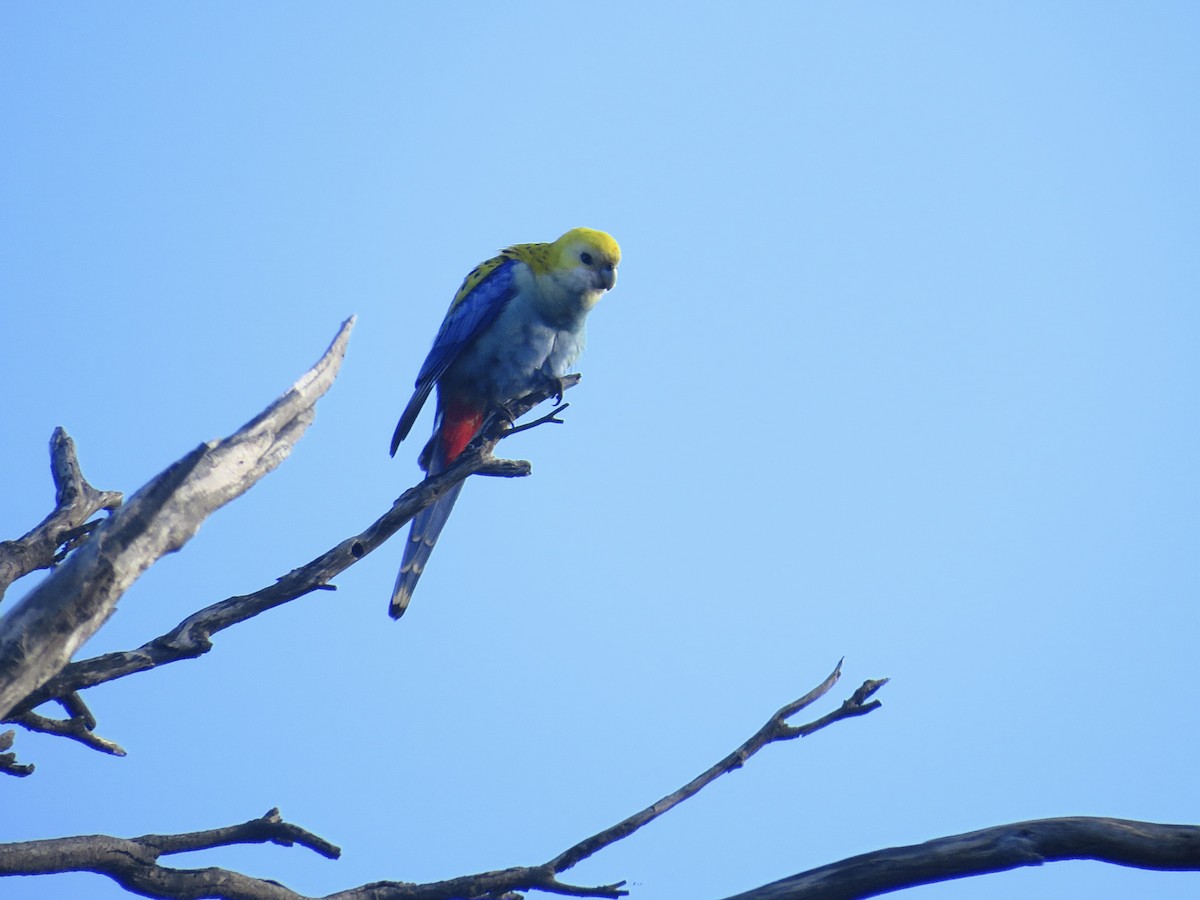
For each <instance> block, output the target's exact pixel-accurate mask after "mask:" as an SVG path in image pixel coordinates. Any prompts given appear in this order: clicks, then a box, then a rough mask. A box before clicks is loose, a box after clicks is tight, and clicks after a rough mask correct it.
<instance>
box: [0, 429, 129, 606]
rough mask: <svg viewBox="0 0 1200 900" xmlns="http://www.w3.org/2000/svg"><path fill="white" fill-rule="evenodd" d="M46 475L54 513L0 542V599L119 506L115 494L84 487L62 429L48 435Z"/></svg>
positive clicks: (54, 560)
mask: <svg viewBox="0 0 1200 900" xmlns="http://www.w3.org/2000/svg"><path fill="white" fill-rule="evenodd" d="M50 475H51V477H52V478H53V479H54V511H53V512H51V513H50V515H48V516H46V518H45V519H43V520H42V521H41V523H40V524H39V525H37V526H36V527H35V528H33V530H31V531H30V532H29V533H27V534H25V535H24V536H22V537H20V538H17V539H16V540H15V541H0V599H2V598H3V597H4V592H5V591H6V590H8V586H9V585H10V584H12V583H13V582H14V581H16V580H17V579H18V578H21V577H22V576H24V575H28V574H29V573H30V572H36V571H37V570H38V569H48V568H50V567H51V566H52V565H54V563H55V562H56V560H57V559H58V556H59V554H58V548H59V547H60V546H62V545H63V543H64V542H71V541H73V540H74V539H75V538H77V537H78V536H79V535H80V534H82V533H84V532H85V530H87V529H88V526H87V524H86V523H87V520H88V519H90V518H91V517H92V516H94V515H95V514H96V513H98V512H99V511H100V510H102V509H104V510H110V511H111V510H114V509H116V508H117V507H118V506H120V505H121V494H120V493H118V492H117V491H98V490H96V489H95V488H94V487H92V486H91V485H90V484H88V480H87V479H86V478H84V477H83V471H82V470H81V469H80V468H79V459H78V457H76V455H75V442H74V441H72V440H71V438H70V436H69V435H68V434H67V433H66V431H64V430H63V429H62V428H55V429H54V433H53V434H52V435H51V436H50Z"/></svg>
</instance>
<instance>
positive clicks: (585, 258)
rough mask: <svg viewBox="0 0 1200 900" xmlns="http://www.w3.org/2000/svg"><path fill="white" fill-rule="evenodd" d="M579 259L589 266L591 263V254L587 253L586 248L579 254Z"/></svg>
mask: <svg viewBox="0 0 1200 900" xmlns="http://www.w3.org/2000/svg"><path fill="white" fill-rule="evenodd" d="M579 259H580V261H581V262H582V263H583V264H584V265H585V266H590V265H591V264H592V254H590V253H588V252H587V251H586V250H584V251H583V252H582V253H580V254H579Z"/></svg>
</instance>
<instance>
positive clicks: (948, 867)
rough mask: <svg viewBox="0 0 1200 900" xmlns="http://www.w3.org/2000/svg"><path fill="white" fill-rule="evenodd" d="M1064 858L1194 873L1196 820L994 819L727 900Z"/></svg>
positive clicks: (794, 898) (862, 888) (838, 899)
mask: <svg viewBox="0 0 1200 900" xmlns="http://www.w3.org/2000/svg"><path fill="white" fill-rule="evenodd" d="M1068 859H1092V860H1097V861H1099V862H1107V863H1113V864H1115V865H1119V866H1132V867H1134V868H1138V869H1159V870H1167V871H1200V826H1195V825H1158V824H1155V823H1152V822H1134V821H1130V820H1128V819H1107V818H1093V817H1090V816H1074V817H1068V818H1061V819H1037V820H1034V821H1030V822H1017V823H1015V824H1012V825H998V826H996V827H994V828H984V829H982V830H980V831H972V832H969V833H967V834H957V835H953V836H950V837H944V838H938V839H936V840H932V841H927V842H925V843H924V844H914V845H912V846H909V847H893V848H891V849H888V850H877V851H875V852H874V853H864V854H863V855H862V856H855V857H852V858H850V859H846V860H842V861H841V862H837V863H833V864H832V865H828V866H822V867H821V868H819V869H812V870H811V871H808V872H804V873H802V874H800V875H793V876H792V877H791V878H785V879H783V880H782V881H776V882H773V883H772V884H767V885H763V886H762V887H759V888H755V889H754V890H752V891H746V892H745V893H743V894H738V895H737V896H735V897H728V898H726V900H855V898H859V897H876V896H878V895H880V894H886V893H890V892H892V891H899V890H903V889H905V888H910V887H916V886H917V885H921V884H931V883H933V882H937V881H949V880H951V879H955V878H967V877H970V876H973V875H986V874H990V873H992V872H1004V871H1007V870H1009V869H1016V868H1019V867H1021V866H1040V865H1042V864H1043V863H1048V862H1058V861H1061V860H1068Z"/></svg>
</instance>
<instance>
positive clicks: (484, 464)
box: [0, 375, 579, 724]
mask: <svg viewBox="0 0 1200 900" xmlns="http://www.w3.org/2000/svg"><path fill="white" fill-rule="evenodd" d="M563 382H564V384H563V386H564V388H570V387H574V386H575V385H576V384H578V383H579V376H578V375H569V376H567V377H566V378H565V379H563ZM556 391H557V385H556V386H555V389H554V390H550V389H549V388H547V390H546V391H539V392H535V393H533V394H530V395H529V396H527V397H524V398H522V399H521V400H519V401H516V402H515V403H513V404H510V407H511V408H510V410H509V411H510V412H512V413H513V415H514V416H516V417H520V416H522V415H524V414H525V413H527V412H528V411H529V410H531V409H533V408H534V407H535V406H537V405H538V404H540V403H542V402H543V401H545V400H547V399H549V398H550V397H551V396H553V395H554V394H555V393H556ZM558 411H561V407H560V408H559V410H558ZM538 421H539V423H541V422H542V421H551V419H549V418H547V417H543V419H542V420H538ZM511 433H512V432H511V431H510V430H508V428H507V422H505V421H500V420H493V421H491V422H489V423H488V425H487V426H486V427H485V429H484V432H483V434H482V435H481V436H480V437H479V438H477V439H476V440H475V441H474V442H472V443H471V445H470V446H469V447H468V448H467V449H466V450H464V451H463V453H462V454H461V455H460V456H459V457H458V459H457V460H456V461H455V463H454V465H453V466H451V467H450V468H449V469H447V470H446V471H445V472H442V473H441V474H440V475H437V476H436V477H433V478H427V479H425V480H424V481H422V482H421V483H420V484H418V485H416V486H415V487H412V488H409V489H408V490H407V491H405V492H404V493H403V494H401V495H400V497H399V498H397V499H396V501H395V502H394V503H393V504H392V508H391V509H390V510H388V511H387V512H386V513H384V514H383V515H382V516H380V517H379V518H378V519H376V520H375V521H374V522H372V523H371V524H370V525H369V526H367V528H366V529H364V530H363V531H362V532H361V533H359V534H356V535H354V536H352V537H348V538H346V539H345V540H343V541H342V542H341V543H339V544H337V545H336V546H334V547H332V548H330V549H329V550H327V551H325V552H324V553H322V554H321V555H320V556H318V557H316V558H315V559H313V560H311V561H309V562H308V563H306V564H304V565H302V566H300V567H298V568H296V569H293V570H292V571H290V572H288V573H287V574H286V575H282V576H281V577H279V578H278V579H276V580H275V581H274V582H273V583H272V584H270V585H267V586H266V587H264V588H261V589H259V590H257V591H255V592H254V593H252V594H242V595H239V596H236V597H229V598H227V599H225V600H221V601H219V602H217V603H214V604H212V605H211V606H208V607H206V608H204V609H202V610H200V611H199V612H196V613H193V614H192V615H190V616H188V617H187V618H186V619H184V620H183V621H182V622H180V623H179V624H178V625H176V626H175V627H174V628H172V629H171V630H170V631H168V632H167V633H166V634H163V635H160V636H159V637H156V638H154V639H152V640H150V641H148V642H146V643H145V644H143V645H142V646H141V647H138V648H137V649H135V650H124V651H119V652H115V653H106V654H103V655H102V656H97V657H93V658H91V659H85V660H80V661H79V662H73V663H70V664H68V665H66V666H65V667H63V668H62V669H61V671H60V672H59V673H58V674H57V675H55V676H54V677H52V678H50V679H48V680H47V681H46V682H45V683H44V684H42V685H41V687H39V688H37V689H36V690H33V691H30V692H29V693H28V694H27V695H26V696H24V697H23V698H21V699H20V700H19V701H18V702H17V703H16V704H15V705H14V707H13V714H21V713H25V712H28V711H30V710H32V709H34V708H36V707H37V706H39V705H40V704H42V703H45V702H47V701H49V700H53V699H55V698H56V697H62V696H64V695H67V694H71V693H74V692H77V691H81V690H84V689H85V688H89V687H95V686H96V685H98V684H104V683H105V682H108V681H113V680H115V679H117V678H123V677H125V676H126V675H132V674H134V673H136V672H145V671H147V670H149V669H153V668H155V667H157V666H160V665H165V664H167V663H172V662H178V661H179V660H183V659H195V658H196V657H198V656H202V655H203V654H205V653H207V652H208V651H209V650H211V649H212V640H211V638H212V636H213V635H214V634H216V633H217V632H219V631H223V630H224V629H226V628H229V627H231V626H233V625H237V624H238V623H239V622H244V621H246V620H247V619H250V618H253V617H254V616H257V615H258V614H259V613H262V612H266V611H267V610H269V609H273V608H275V607H277V606H281V605H282V604H284V603H287V602H289V601H291V600H295V599H297V598H299V597H303V596H304V595H306V594H309V593H312V592H313V591H315V590H320V589H324V588H328V587H329V586H330V584H329V583H330V582H331V581H332V580H333V579H334V578H335V577H336V576H337V575H339V574H341V573H342V572H343V571H345V570H346V569H348V568H349V567H350V566H352V565H354V564H355V563H356V562H358V561H359V560H360V559H362V558H363V557H365V556H366V555H367V554H369V553H371V552H372V551H374V550H375V549H377V548H378V547H380V546H381V545H382V544H383V543H384V542H385V541H387V539H388V538H390V537H391V536H392V535H393V534H395V533H396V532H397V531H399V530H400V529H401V528H403V527H404V526H405V525H406V524H408V522H409V521H410V520H411V519H412V517H413V516H415V515H416V514H417V513H419V512H420V511H421V510H422V509H424V508H425V507H426V506H429V505H430V504H431V503H433V502H434V501H435V500H437V499H438V497H440V496H442V495H443V494H445V492H446V491H447V490H449V489H450V488H451V487H453V486H454V485H455V484H457V483H458V482H460V481H462V480H463V479H465V478H468V477H469V476H471V475H473V474H481V475H496V476H503V477H509V478H512V477H520V476H523V475H528V474H529V473H530V471H531V467H530V464H529V463H528V462H525V461H523V460H503V459H496V458H495V457H494V456H493V455H492V454H493V451H494V450H495V447H496V444H497V443H499V442H500V441H501V440H503V439H504V438H505V437H507V436H508V435H509V434H511ZM0 718H2V719H3V720H4V721H13V722H18V723H19V724H25V723H24V722H22V721H21V720H19V719H15V718H11V717H0Z"/></svg>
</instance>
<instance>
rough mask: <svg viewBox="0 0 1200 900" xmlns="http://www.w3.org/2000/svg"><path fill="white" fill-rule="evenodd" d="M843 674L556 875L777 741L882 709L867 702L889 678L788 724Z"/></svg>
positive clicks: (557, 863)
mask: <svg viewBox="0 0 1200 900" xmlns="http://www.w3.org/2000/svg"><path fill="white" fill-rule="evenodd" d="M841 675H842V661H841V660H839V661H838V664H837V665H836V666H835V667H834V669H833V671H832V672H830V673H829V676H828V677H827V678H826V679H825V680H824V681H822V682H821V683H820V684H819V685H817V686H816V687H815V688H813V689H812V690H811V691H809V692H808V693H807V694H805V695H804V696H803V697H800V698H799V699H798V700H794V701H792V702H791V703H789V704H787V705H786V706H784V707H783V708H781V709H780V710H778V711H777V712H776V713H775V714H774V715H773V716H771V718H770V719H768V720H767V723H766V724H765V725H763V727H762V728H760V729H759V730H758V731H756V732H755V733H754V734H753V735H751V736H750V739H749V740H747V741H746V742H745V743H744V744H742V745H741V746H740V747H738V748H737V749H736V750H734V751H733V752H732V753H730V754H729V755H728V756H726V757H725V758H724V759H722V760H721V761H720V762H718V763H717V764H716V765H714V766H711V767H710V768H708V769H706V770H705V771H704V772H702V773H701V774H700V775H698V776H696V777H695V778H693V779H692V780H691V781H689V782H688V783H687V784H685V785H684V786H683V787H681V788H680V789H679V790H677V791H675V792H673V793H670V794H667V796H665V797H663V798H662V799H661V800H659V801H657V802H656V803H653V804H651V805H650V806H647V807H646V808H645V809H643V810H641V811H640V812H636V813H634V814H633V815H631V816H629V817H628V818H626V819H623V820H622V821H620V822H618V823H617V824H616V825H613V826H611V827H609V828H606V829H604V830H603V831H601V832H599V833H597V834H594V835H592V836H591V837H589V838H585V839H584V840H582V841H580V842H579V843H578V844H575V846H573V847H569V848H568V849H566V850H564V851H563V852H562V853H560V854H559V855H558V856H556V857H554V859H552V860H550V862H549V863H547V865H548V866H549V867H550V868H551V869H553V870H554V872H555V873H559V872H564V871H566V870H567V869H569V868H571V867H572V866H574V865H576V864H578V863H579V862H581V861H582V860H585V859H587V858H588V857H589V856H591V855H592V854H594V853H596V852H597V851H599V850H603V849H604V848H605V847H607V846H608V845H609V844H612V843H615V842H616V841H619V840H621V839H622V838H626V837H628V836H629V835H631V834H633V832H635V831H637V830H638V829H639V828H641V827H642V826H643V825H646V824H648V823H650V822H653V821H654V820H655V819H657V818H658V817H659V816H661V815H662V814H663V813H665V812H667V811H668V810H671V809H673V808H674V807H676V806H678V805H679V804H680V803H682V802H683V801H684V800H686V799H688V798H689V797H691V796H693V795H694V794H697V793H699V792H700V791H701V790H703V789H704V788H705V787H707V786H708V785H709V784H711V783H712V782H713V781H715V780H716V779H717V778H719V777H721V776H722V775H724V774H725V773H726V772H732V771H733V770H734V769H738V768H740V767H741V766H743V765H744V764H745V762H746V760H748V759H749V758H750V757H751V756H753V755H754V754H755V753H757V752H758V751H759V750H761V749H762V748H763V747H765V746H766V745H767V744H770V743H773V742H774V741H786V740H791V739H793V738H797V737H801V736H803V735H805V734H812V733H813V732H814V731H818V730H820V729H821V728H825V727H827V726H829V725H832V724H833V723H834V722H838V721H840V720H842V719H847V718H851V717H854V716H861V715H865V714H866V713H869V712H871V710H873V709H878V708H879V705H880V704H879V701H878V700H873V701H870V702H869V703H865V702H864V701H866V700H867V698H868V697H870V696H871V694H873V693H875V691H877V690H879V688H880V687H882V686H883V685H884V684H885V683H886V682H887V679H886V678H885V679H880V680H877V681H868V682H866V683H865V684H863V686H862V687H860V688H859V689H858V690H857V691H855V692H854V694H853V695H852V696H851V697H850V698H849V699H848V700H846V702H845V703H843V704H842V705H841V707H840V708H839V709H837V710H835V711H834V712H832V713H830V714H829V715H826V716H822V717H821V718H820V719H817V720H816V721H815V722H810V723H809V724H808V725H801V726H795V727H794V726H790V725H788V724H787V720H788V719H789V718H790V717H791V716H794V715H795V714H796V713H798V712H800V710H802V709H805V708H806V707H808V706H811V705H812V704H813V703H815V702H816V701H817V700H819V699H821V698H822V697H824V696H825V694H827V693H828V692H829V690H830V689H831V688H832V687H833V686H834V685H835V684H837V681H838V679H839V678H841Z"/></svg>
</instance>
